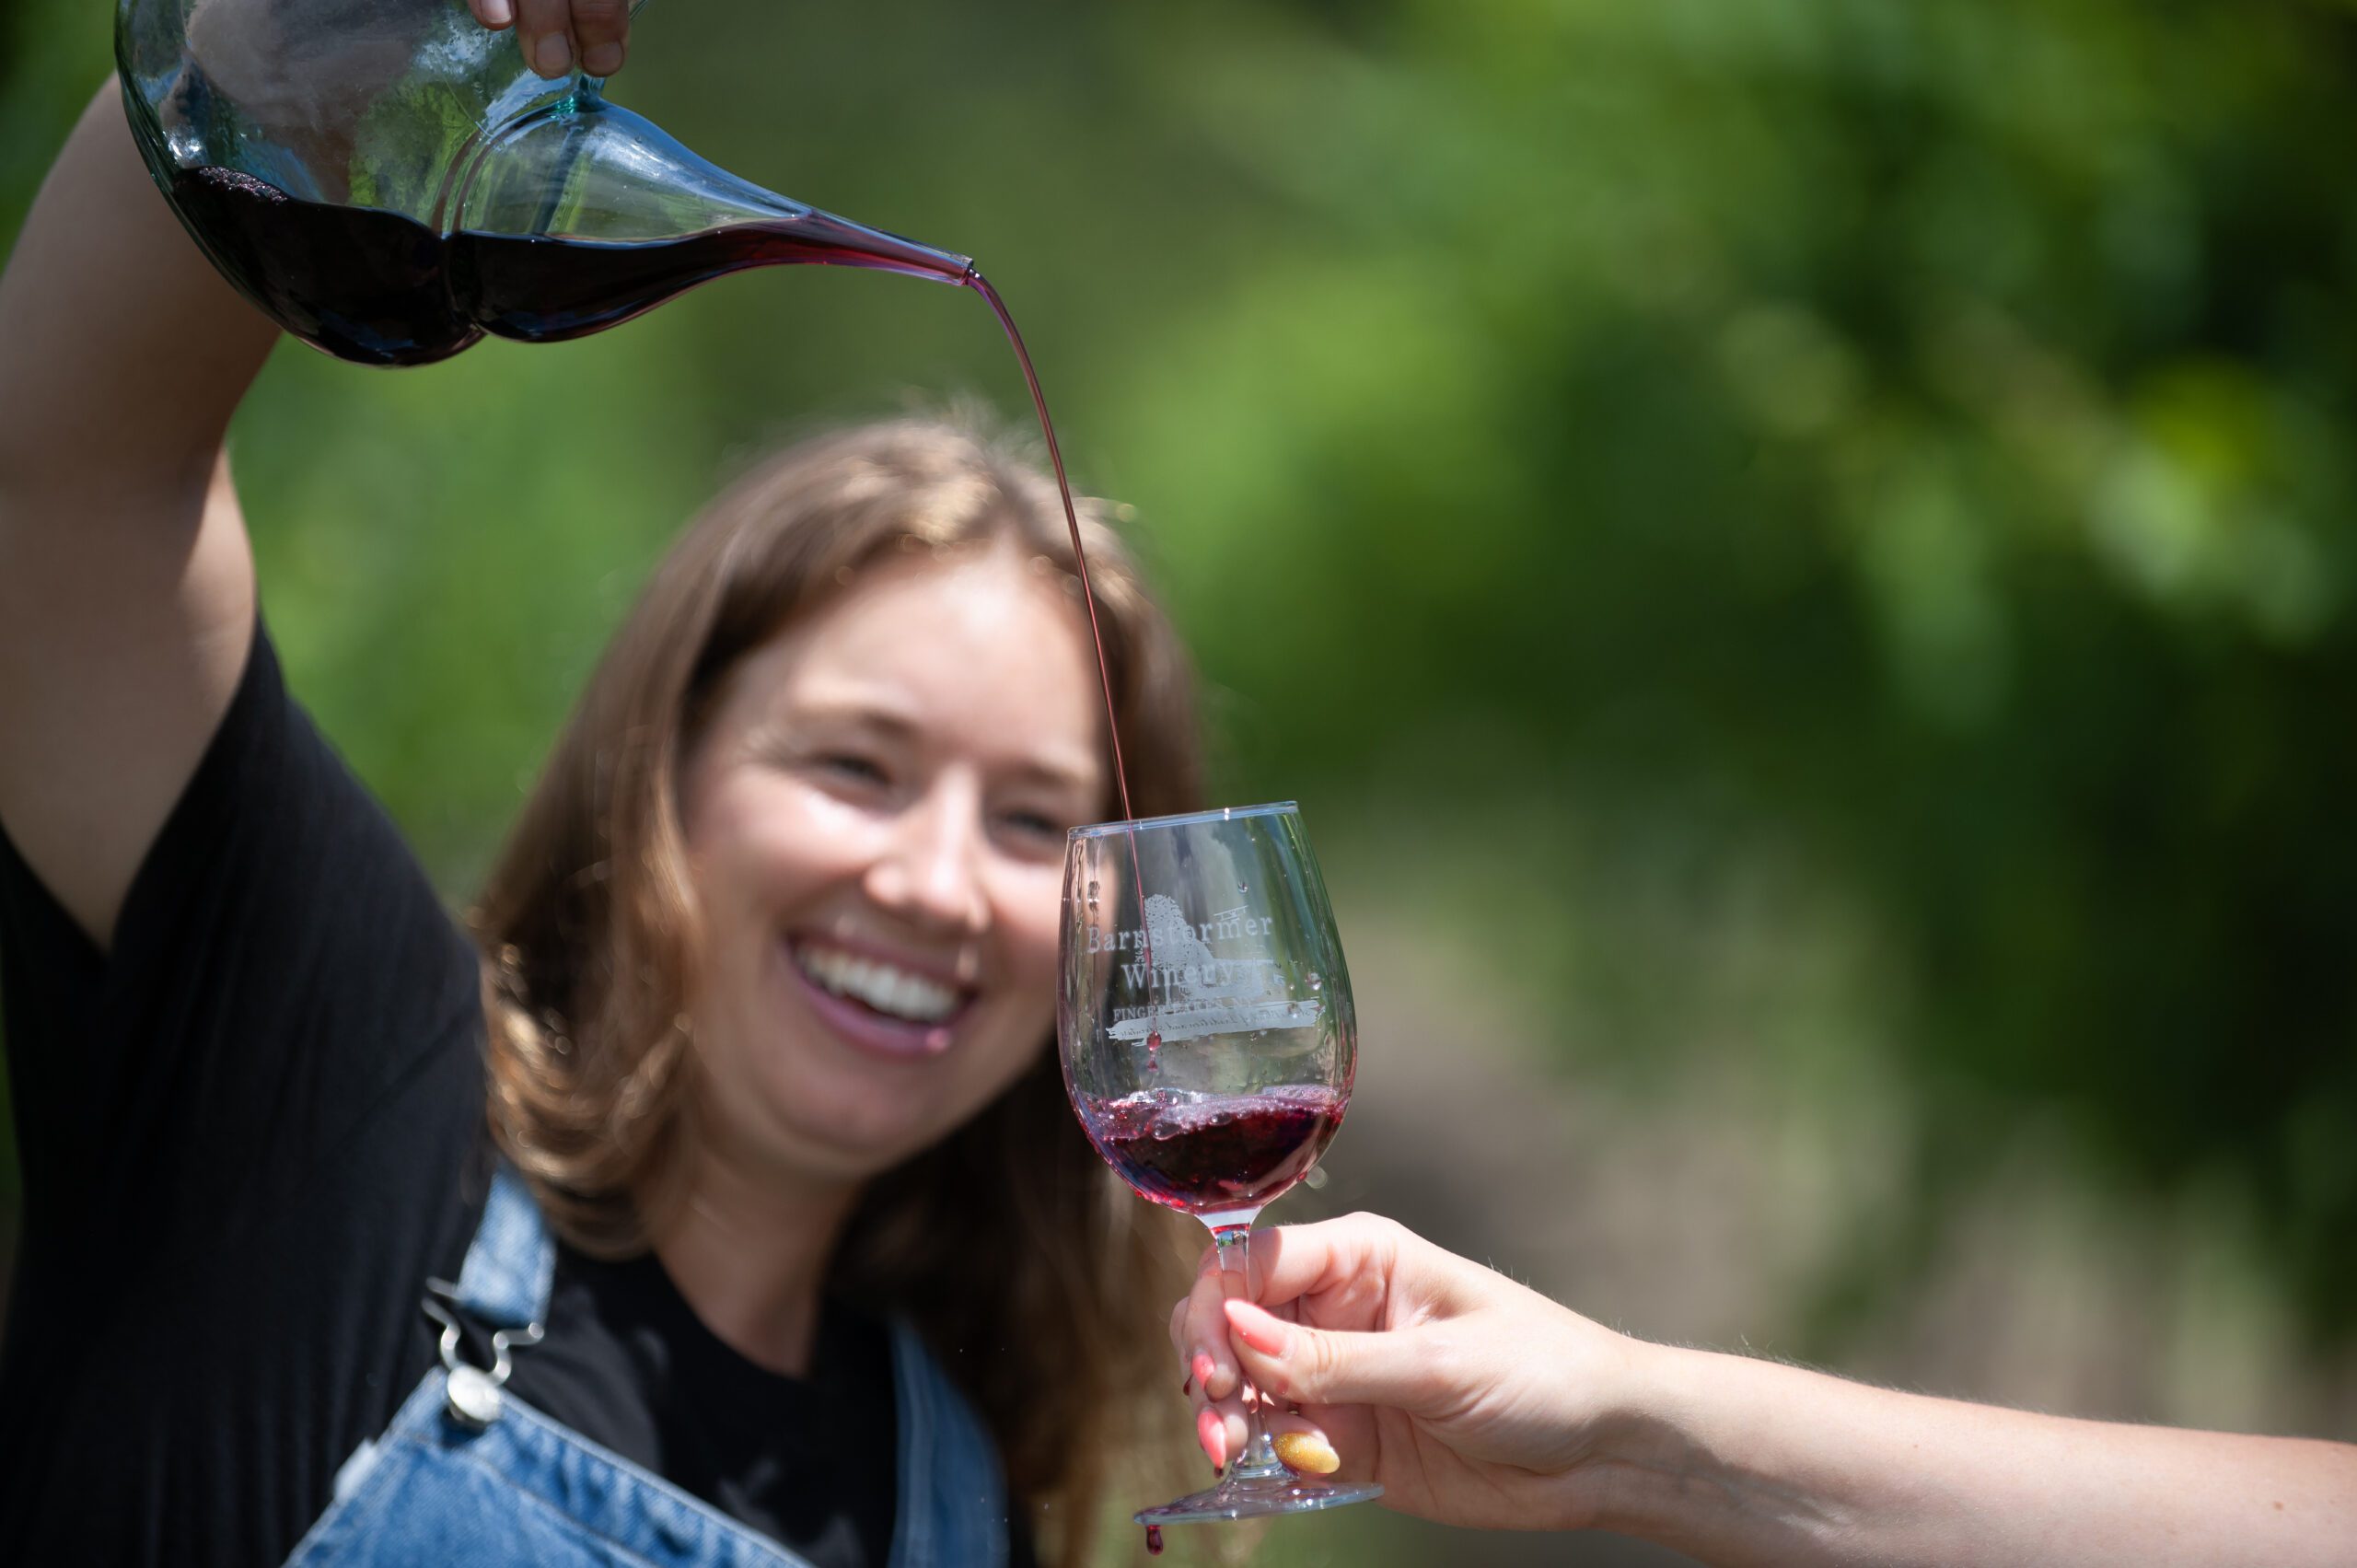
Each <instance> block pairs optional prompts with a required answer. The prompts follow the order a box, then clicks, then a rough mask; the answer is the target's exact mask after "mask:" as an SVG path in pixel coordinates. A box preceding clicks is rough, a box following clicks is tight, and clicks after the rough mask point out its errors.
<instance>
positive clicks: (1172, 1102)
mask: <svg viewBox="0 0 2357 1568" xmlns="http://www.w3.org/2000/svg"><path fill="white" fill-rule="evenodd" d="M1346 1103H1347V1101H1346V1099H1345V1097H1343V1096H1342V1095H1341V1094H1338V1093H1337V1092H1335V1091H1334V1090H1333V1089H1330V1088H1327V1087H1325V1086H1317V1085H1287V1086H1283V1087H1278V1088H1270V1089H1258V1090H1254V1091H1251V1092H1248V1093H1245V1094H1232V1095H1197V1094H1187V1093H1182V1092H1180V1091H1177V1090H1172V1089H1147V1090H1144V1091H1142V1092H1140V1093H1138V1094H1133V1095H1126V1096H1124V1097H1122V1098H1120V1099H1117V1100H1109V1101H1100V1102H1097V1103H1095V1104H1092V1105H1091V1106H1089V1107H1088V1109H1087V1114H1086V1117H1085V1118H1084V1124H1085V1125H1086V1127H1087V1129H1088V1135H1089V1138H1090V1140H1091V1141H1092V1142H1094V1143H1095V1144H1096V1145H1097V1153H1099V1154H1100V1155H1102V1156H1104V1157H1105V1161H1106V1163H1107V1164H1109V1165H1110V1166H1111V1167H1113V1168H1114V1169H1115V1170H1117V1171H1119V1172H1120V1176H1121V1179H1122V1180H1124V1181H1126V1182H1128V1183H1129V1184H1130V1185H1131V1187H1132V1188H1133V1189H1135V1190H1136V1191H1137V1194H1138V1196H1140V1197H1142V1198H1144V1199H1146V1200H1148V1201H1149V1202H1155V1203H1160V1204H1161V1205H1163V1206H1164V1207H1165V1208H1169V1209H1177V1210H1179V1212H1180V1213H1182V1214H1194V1215H1197V1216H1201V1215H1204V1214H1225V1213H1233V1212H1235V1211H1237V1210H1249V1209H1258V1208H1260V1207H1261V1206H1262V1205H1263V1204H1266V1203H1270V1202H1274V1201H1275V1200H1276V1199H1277V1198H1278V1197H1279V1196H1280V1195H1281V1194H1283V1192H1284V1191H1286V1190H1288V1189H1289V1188H1291V1187H1292V1186H1293V1184H1294V1183H1295V1182H1296V1181H1299V1180H1300V1179H1302V1177H1303V1176H1304V1175H1306V1174H1307V1172H1308V1170H1309V1167H1312V1166H1314V1165H1316V1164H1317V1163H1318V1156H1320V1155H1322V1154H1324V1153H1325V1152H1326V1145H1327V1144H1329V1143H1331V1142H1333V1140H1334V1132H1335V1129H1337V1128H1339V1127H1340V1126H1341V1124H1342V1110H1343V1108H1344V1106H1345V1105H1346Z"/></svg>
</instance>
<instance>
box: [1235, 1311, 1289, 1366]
mask: <svg viewBox="0 0 2357 1568" xmlns="http://www.w3.org/2000/svg"><path fill="white" fill-rule="evenodd" d="M1227 1326H1228V1328H1229V1329H1230V1330H1233V1331H1234V1332H1235V1334H1236V1336H1237V1338H1238V1339H1240V1340H1242V1341H1243V1342H1245V1343H1246V1344H1248V1345H1250V1346H1251V1347H1252V1348H1253V1349H1254V1350H1257V1351H1259V1352H1260V1353H1261V1354H1262V1355H1283V1353H1284V1349H1285V1326H1284V1324H1283V1321H1282V1320H1280V1319H1279V1318H1274V1317H1272V1316H1271V1315H1270V1314H1269V1313H1267V1312H1264V1311H1262V1310H1261V1309H1260V1308H1259V1307H1255V1306H1253V1305H1252V1304H1251V1303H1250V1302H1248V1301H1231V1302H1229V1303H1227Z"/></svg>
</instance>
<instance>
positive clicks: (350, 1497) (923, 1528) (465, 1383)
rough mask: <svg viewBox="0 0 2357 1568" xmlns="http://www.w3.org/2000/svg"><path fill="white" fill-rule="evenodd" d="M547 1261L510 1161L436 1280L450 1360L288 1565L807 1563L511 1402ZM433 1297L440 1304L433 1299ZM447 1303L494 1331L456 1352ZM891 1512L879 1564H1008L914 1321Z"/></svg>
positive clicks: (901, 1332)
mask: <svg viewBox="0 0 2357 1568" xmlns="http://www.w3.org/2000/svg"><path fill="white" fill-rule="evenodd" d="M555 1267H556V1247H555V1244H554V1242H553V1241H552V1239H551V1237H550V1235H549V1230H548V1226H547V1224H546V1223H545V1222H544V1221H543V1220H542V1219H541V1217H540V1206H539V1205H538V1204H536V1203H535V1202H533V1201H532V1197H531V1193H530V1192H529V1191H528V1189H527V1188H526V1187H525V1185H524V1183H523V1180H522V1179H520V1178H519V1177H517V1174H516V1173H515V1172H514V1171H513V1170H511V1169H510V1168H509V1167H507V1166H506V1165H505V1163H502V1164H501V1166H500V1167H499V1169H498V1173H497V1174H496V1176H495V1177H494V1178H493V1182H492V1189H491V1196H490V1198H489V1200H488V1201H487V1202H485V1203H484V1205H483V1215H482V1225H481V1226H480V1227H478V1228H477V1230H476V1231H475V1237H474V1241H473V1244H472V1245H471V1246H470V1247H469V1248H468V1249H467V1258H466V1264H465V1266H464V1268H463V1269H462V1270H461V1271H460V1272H459V1283H457V1284H456V1285H448V1284H444V1283H441V1282H439V1281H435V1282H432V1287H433V1289H434V1291H435V1295H429V1296H428V1297H427V1298H426V1302H425V1310H426V1311H427V1312H429V1313H431V1314H432V1315H433V1316H435V1318H438V1319H439V1320H440V1321H441V1322H442V1324H443V1326H444V1330H445V1331H444V1333H443V1336H442V1361H443V1365H440V1366H437V1367H435V1368H433V1369H432V1370H431V1371H429V1372H427V1373H426V1375H425V1377H424V1381H423V1382H421V1383H419V1384H418V1386H417V1388H416V1389H415V1390H414V1391H413V1392H412V1394H411V1395H410V1397H409V1398H408V1399H407V1400H405V1401H403V1402H402V1405H401V1409H400V1411H397V1412H396V1413H395V1414H394V1416H393V1420H392V1424H391V1425H389V1426H388V1427H387V1428H386V1429H385V1431H384V1432H383V1434H380V1435H379V1436H377V1438H376V1439H375V1440H374V1441H373V1442H368V1443H364V1444H362V1445H361V1446H359V1448H358V1449H356V1450H355V1451H354V1453H353V1455H352V1457H351V1458H349V1459H347V1460H346V1461H345V1462H344V1465H343V1469H341V1470H339V1471H338V1472H337V1473H336V1479H335V1499H334V1501H333V1502H332V1503H331V1504H329V1505H328V1510H327V1512H326V1513H324V1514H322V1515H320V1516H319V1521H318V1522H317V1523H316V1524H314V1525H313V1526H312V1527H311V1528H310V1530H309V1531H308V1533H307V1534H306V1535H305V1536H304V1537H303V1539H302V1540H301V1541H300V1542H299V1543H297V1544H296V1548H295V1554H294V1555H293V1556H292V1557H291V1558H289V1559H288V1560H287V1568H330V1565H332V1568H417V1565H419V1564H430V1565H432V1568H586V1565H588V1564H592V1563H595V1564H599V1565H601V1568H808V1563H807V1562H806V1560H805V1559H803V1558H800V1557H797V1556H795V1554H794V1553H793V1552H790V1551H786V1550H785V1549H784V1547H782V1546H780V1545H779V1544H778V1543H777V1542H775V1541H773V1540H771V1539H768V1538H766V1537H764V1536H761V1535H759V1534H757V1533H755V1532H754V1531H752V1530H750V1529H749V1528H747V1527H745V1526H743V1525H741V1524H738V1523H737V1521H736V1520H734V1519H731V1518H729V1517H728V1516H726V1515H725V1514H723V1513H721V1512H720V1510H719V1509H717V1508H714V1506H712V1504H708V1503H705V1502H703V1501H702V1499H700V1498H697V1497H694V1496H692V1495H691V1494H690V1493H686V1492H684V1491H682V1490H680V1489H679V1487H676V1486H674V1485H672V1484H671V1483H670V1482H669V1481H665V1480H663V1479H662V1478H661V1477H659V1476H656V1475H654V1474H652V1473H650V1472H649V1471H647V1470H645V1469H641V1468H640V1467H638V1466H637V1465H634V1464H633V1463H631V1462H630V1461H629V1460H628V1459H625V1458H621V1456H619V1455H617V1454H613V1453H610V1452H608V1451H607V1450H606V1449H604V1448H601V1447H599V1446H598V1445H596V1444H594V1443H592V1442H590V1441H589V1440H588V1439H587V1438H586V1437H582V1436H580V1435H579V1434H575V1433H574V1432H572V1431H569V1430H568V1429H566V1428H565V1427H563V1426H562V1425H560V1424H559V1423H556V1422H554V1421H552V1420H551V1419H549V1418H548V1417H547V1416H545V1415H542V1414H541V1413H540V1411H536V1410H534V1409H532V1408H531V1407H530V1406H528V1405H526V1404H524V1403H522V1402H521V1401H519V1400H517V1399H516V1398H515V1397H514V1396H513V1395H510V1394H508V1393H506V1392H505V1391H504V1390H503V1389H502V1388H500V1384H501V1383H502V1382H504V1381H505V1378H506V1376H507V1366H508V1354H509V1352H510V1350H511V1349H514V1348H518V1347H522V1346H526V1345H529V1344H531V1343H534V1342H537V1341H538V1340H539V1339H540V1332H541V1330H540V1323H541V1320H542V1317H541V1315H542V1314H543V1313H544V1312H545V1311H546V1310H547V1308H548V1301H549V1288H550V1283H551V1281H552V1277H553V1275H554V1272H555ZM436 1296H439V1297H441V1298H442V1300H436V1299H435V1297H436ZM444 1301H447V1303H449V1304H450V1305H451V1306H455V1307H458V1308H459V1310H461V1311H463V1312H464V1313H465V1314H466V1315H467V1317H468V1318H470V1320H472V1321H473V1322H474V1323H476V1324H479V1325H481V1326H482V1327H484V1328H488V1329H493V1330H497V1331H496V1332H495V1333H494V1334H493V1339H492V1344H493V1358H494V1359H493V1365H492V1366H491V1367H489V1368H483V1367H478V1366H475V1365H471V1364H470V1363H469V1362H468V1361H466V1360H465V1359H464V1358H463V1357H462V1356H461V1355H460V1354H459V1331H458V1329H457V1326H456V1323H455V1321H454V1319H453V1318H452V1316H451V1314H450V1312H449V1310H448V1307H446V1306H444V1305H443V1302H444ZM892 1363H893V1382H894V1384H895V1386H896V1388H897V1389H898V1392H899V1404H898V1411H897V1413H898V1427H899V1432H900V1443H899V1447H900V1471H899V1481H900V1487H899V1493H898V1496H899V1502H900V1513H899V1517H898V1518H897V1519H896V1520H895V1521H894V1524H893V1528H892V1556H891V1561H890V1564H889V1568H968V1565H971V1568H1004V1562H1005V1559H1006V1535H1007V1520H1006V1504H1005V1492H1004V1486H1003V1484H1002V1482H1001V1481H1000V1477H999V1468H998V1456H997V1452H996V1450H995V1449H994V1448H993V1446H992V1445H991V1441H990V1438H989V1437H988V1435H986V1434H984V1432H983V1430H982V1427H981V1423H980V1422H979V1421H978V1420H976V1418H975V1416H974V1412H973V1411H972V1410H971V1409H970V1408H969V1407H968V1405H967V1404H966V1401H965V1400H964V1399H963V1398H962V1397H960V1396H959V1394H958V1391H957V1390H956V1389H955V1388H951V1387H950V1385H949V1382H948V1379H947V1378H946V1377H945V1376H943V1375H942V1372H941V1369H940V1367H939V1366H937V1365H935V1363H934V1360H933V1358H932V1356H931V1355H929V1354H928V1353H926V1351H925V1349H924V1346H923V1343H922V1342H920V1341H919V1340H918V1338H917V1336H916V1334H915V1333H914V1332H913V1331H912V1330H911V1329H910V1328H909V1327H908V1325H907V1324H905V1323H902V1322H898V1321H896V1322H895V1323H894V1324H893V1325H892Z"/></svg>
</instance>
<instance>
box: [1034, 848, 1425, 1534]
mask: <svg viewBox="0 0 2357 1568" xmlns="http://www.w3.org/2000/svg"><path fill="white" fill-rule="evenodd" d="M1062 968H1063V990H1062V997H1061V999H1060V1003H1059V1006H1058V1009H1057V1017H1056V1025H1057V1028H1056V1033H1057V1039H1058V1040H1059V1041H1060V1042H1061V1044H1062V1060H1063V1068H1064V1086H1065V1088H1066V1090H1067V1091H1068V1092H1069V1093H1070V1095H1071V1097H1072V1103H1073V1109H1074V1112H1076V1113H1077V1114H1078V1116H1079V1118H1080V1121H1081V1125H1082V1127H1083V1128H1084V1129H1086V1132H1087V1133H1088V1137H1089V1141H1090V1142H1091V1143H1092V1144H1095V1145H1096V1148H1097V1153H1098V1154H1099V1155H1101V1156H1104V1158H1105V1161H1106V1163H1107V1164H1109V1165H1110V1166H1111V1167H1113V1168H1114V1169H1115V1170H1116V1171H1118V1172H1119V1173H1120V1176H1121V1177H1122V1179H1124V1180H1126V1181H1127V1182H1129V1184H1130V1185H1131V1187H1132V1188H1133V1189H1134V1190H1135V1191H1137V1193H1138V1195H1139V1196H1141V1197H1143V1198H1145V1199H1147V1200H1148V1201H1150V1202H1155V1203H1160V1204H1162V1205H1163V1206H1165V1207H1167V1208H1172V1209H1177V1210H1179V1211H1180V1212H1181V1213H1184V1214H1193V1215H1194V1216H1195V1217H1196V1218H1198V1219H1200V1220H1202V1222H1203V1224H1204V1225H1206V1226H1208V1227H1209V1228H1210V1230H1211V1233H1212V1237H1213V1241H1214V1243H1215V1246H1216V1252H1217V1256H1218V1258H1219V1260H1220V1272H1224V1273H1225V1275H1227V1276H1229V1277H1230V1279H1231V1281H1232V1283H1231V1285H1230V1287H1229V1288H1231V1289H1233V1290H1235V1291H1237V1292H1240V1291H1241V1290H1242V1289H1243V1288H1244V1280H1245V1278H1246V1277H1247V1275H1248V1269H1249V1264H1248V1248H1249V1237H1250V1236H1251V1230H1252V1221H1253V1218H1254V1216H1256V1215H1257V1214H1259V1213H1260V1210H1261V1208H1262V1207H1263V1206H1264V1205H1265V1204H1267V1203H1270V1202H1273V1201H1274V1200H1275V1199H1276V1198H1278V1197H1279V1196H1281V1195H1282V1194H1283V1193H1284V1192H1285V1191H1287V1190H1288V1189H1289V1188H1291V1187H1292V1186H1293V1185H1294V1183H1295V1182H1297V1181H1299V1180H1300V1179H1302V1178H1303V1177H1304V1176H1306V1175H1307V1174H1308V1172H1309V1170H1310V1167H1313V1166H1314V1165H1316V1164H1317V1163H1318V1156H1320V1155H1321V1154H1323V1153H1324V1152H1325V1149H1326V1145H1327V1144H1329V1142H1330V1141H1331V1140H1332V1138H1333V1136H1334V1132H1335V1130H1336V1129H1337V1128H1338V1127H1340V1126H1341V1121H1342V1112H1343V1109H1344V1107H1345V1106H1346V1105H1347V1104H1348V1103H1349V1100H1350V1093H1351V1084H1352V1080H1353V1074H1355V1072H1356V1067H1357V1045H1358V1026H1357V1019H1356V1017H1355V1016H1354V1015H1353V1011H1352V1006H1351V990H1350V978H1349V975H1348V974H1347V973H1346V972H1345V970H1343V967H1342V952H1341V943H1340V942H1339V940H1338V939H1337V938H1336V936H1335V933H1334V915H1333V911H1332V908H1331V907H1330V906H1329V903H1328V901H1327V897H1326V887H1325V883H1324V881H1323V879H1322V878H1321V877H1319V875H1318V863H1317V861H1316V860H1315V859H1314V858H1313V857H1312V856H1311V854H1310V853H1309V844H1308V841H1307V839H1306V837H1305V836H1304V834H1303V831H1302V827H1301V816H1300V813H1299V811H1298V810H1297V809H1295V807H1293V806H1292V805H1290V804H1285V805H1280V806H1258V807H1233V808H1227V809H1223V810H1214V811H1204V812H1197V813H1194V814H1192V815H1190V816H1185V817H1165V818H1155V819H1149V820H1146V821H1137V822H1131V821H1123V822H1109V823H1103V824H1099V825H1097V826H1094V827H1087V828H1077V829H1074V830H1073V832H1072V834H1071V836H1070V838H1069V840H1068V842H1067V847H1066V854H1065V860H1064V886H1063V933H1062ZM1213 1277H1214V1278H1216V1277H1218V1276H1217V1274H1214V1276H1213ZM1222 1457H1223V1458H1231V1459H1232V1461H1233V1462H1232V1463H1231V1464H1229V1465H1228V1467H1227V1469H1226V1473H1225V1476H1224V1477H1223V1478H1222V1480H1221V1481H1220V1484H1219V1485H1218V1486H1216V1487H1214V1488H1213V1489H1212V1490H1211V1491H1209V1492H1204V1493H1198V1494H1196V1495H1195V1496H1192V1497H1188V1498H1183V1499H1181V1500H1179V1502H1176V1503H1171V1504H1165V1505H1163V1506H1161V1507H1158V1508H1148V1509H1145V1510H1143V1511H1141V1512H1140V1513H1139V1514H1137V1515H1136V1516H1135V1517H1136V1519H1137V1521H1138V1522H1139V1523H1140V1524H1144V1525H1146V1526H1147V1527H1149V1534H1148V1544H1149V1545H1150V1546H1152V1545H1154V1544H1155V1542H1157V1541H1158V1539H1159V1536H1158V1534H1157V1533H1155V1527H1157V1526H1160V1525H1165V1524H1178V1523H1185V1522H1190V1521H1197V1520H1204V1519H1237V1518H1246V1517H1250V1516H1258V1515H1264V1514H1284V1513H1296V1512H1300V1511H1303V1510H1306V1509H1312V1508H1329V1507H1333V1506H1335V1505H1337V1504H1343V1503H1356V1502H1361V1501H1364V1500H1365V1499H1367V1498H1371V1497H1374V1496H1376V1495H1378V1494H1379V1493H1380V1492H1381V1489H1380V1488H1379V1487H1376V1486H1372V1485H1367V1484H1364V1483H1353V1482H1341V1483H1336V1482H1329V1481H1320V1480H1318V1478H1317V1477H1315V1476H1300V1475H1295V1473H1294V1472H1293V1471H1292V1470H1290V1469H1287V1468H1286V1467H1285V1466H1284V1465H1283V1463H1282V1462H1281V1461H1280V1460H1279V1458H1278V1457H1277V1455H1276V1452H1275V1451H1274V1450H1273V1449H1272V1447H1271V1445H1270V1443H1269V1441H1268V1438H1267V1436H1266V1434H1263V1433H1262V1432H1260V1431H1259V1430H1258V1429H1257V1427H1256V1425H1255V1423H1254V1420H1253V1417H1252V1416H1251V1415H1249V1414H1247V1415H1245V1416H1244V1417H1243V1420H1242V1424H1241V1429H1240V1430H1239V1431H1238V1432H1237V1435H1236V1441H1235V1444H1234V1446H1232V1447H1228V1448H1226V1449H1225V1452H1224V1454H1223V1456H1222Z"/></svg>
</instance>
